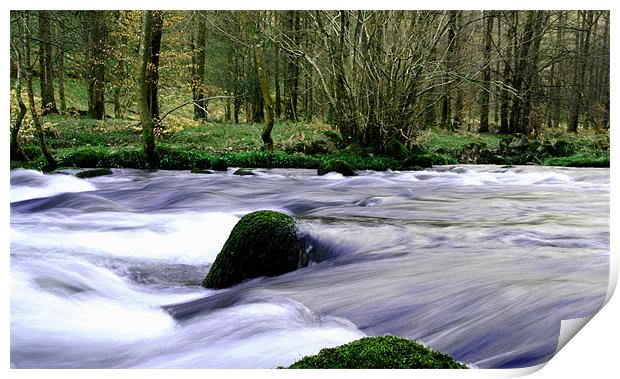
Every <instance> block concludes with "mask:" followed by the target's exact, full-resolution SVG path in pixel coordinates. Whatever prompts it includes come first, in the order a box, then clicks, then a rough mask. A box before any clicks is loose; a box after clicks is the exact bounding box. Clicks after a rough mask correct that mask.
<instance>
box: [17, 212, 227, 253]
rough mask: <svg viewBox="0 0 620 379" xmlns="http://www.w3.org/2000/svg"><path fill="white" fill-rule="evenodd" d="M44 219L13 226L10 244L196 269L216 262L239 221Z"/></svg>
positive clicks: (124, 216)
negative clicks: (36, 223) (34, 224)
mask: <svg viewBox="0 0 620 379" xmlns="http://www.w3.org/2000/svg"><path fill="white" fill-rule="evenodd" d="M27 217H29V218H32V217H36V216H34V215H28V216H27ZM40 217H42V220H41V222H40V226H39V227H38V228H36V229H34V228H32V227H28V226H25V227H21V226H19V225H16V223H14V225H13V227H12V228H11V243H12V244H14V245H18V246H30V247H35V248H36V247H41V246H44V247H45V248H46V249H54V248H55V249H62V250H63V251H71V252H74V253H76V252H77V253H87V254H104V255H111V256H122V257H134V258H140V259H156V260H163V261H168V262H178V263H194V264H196V263H198V264H200V263H209V262H213V261H214V260H215V257H216V256H217V254H218V253H219V252H220V250H221V248H222V246H223V245H224V243H225V242H226V239H227V238H228V236H229V234H230V231H231V230H232V228H233V227H234V226H235V224H236V223H237V221H238V218H237V217H235V216H233V215H230V214H226V213H181V214H137V213H124V212H108V213H97V214H95V215H91V214H86V215H80V216H76V217H73V218H70V219H64V218H63V219H55V218H54V219H53V218H51V217H49V216H46V215H43V216H40ZM86 224H88V230H83V228H81V226H84V225H86ZM46 226H47V227H46ZM59 235H60V236H62V238H59Z"/></svg>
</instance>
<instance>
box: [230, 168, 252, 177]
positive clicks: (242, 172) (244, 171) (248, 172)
mask: <svg viewBox="0 0 620 379" xmlns="http://www.w3.org/2000/svg"><path fill="white" fill-rule="evenodd" d="M233 175H239V176H250V175H256V174H255V173H254V171H252V170H250V169H247V168H240V169H238V170H237V171H235V172H234V173H233Z"/></svg>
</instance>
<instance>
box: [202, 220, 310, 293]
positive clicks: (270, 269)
mask: <svg viewBox="0 0 620 379" xmlns="http://www.w3.org/2000/svg"><path fill="white" fill-rule="evenodd" d="M307 264H308V260H307V257H306V254H305V253H304V250H303V244H302V242H301V239H300V234H299V231H298V230H297V225H296V224H295V220H294V219H293V218H292V217H290V216H287V215H285V214H282V213H279V212H274V211H257V212H253V213H249V214H247V215H245V216H243V218H241V220H239V222H238V223H237V225H235V227H234V228H233V230H232V232H231V233H230V236H229V237H228V240H227V241H226V243H225V244H224V247H223V248H222V250H221V251H220V253H219V254H218V255H217V257H216V258H215V262H213V265H212V266H211V269H210V270H209V273H208V274H207V276H206V277H205V278H204V280H203V281H202V285H203V286H204V287H207V288H226V287H230V286H232V285H235V284H238V283H241V282H242V281H244V280H247V279H252V278H256V277H259V276H276V275H281V274H284V273H286V272H289V271H293V270H296V269H297V268H299V267H303V266H306V265H307Z"/></svg>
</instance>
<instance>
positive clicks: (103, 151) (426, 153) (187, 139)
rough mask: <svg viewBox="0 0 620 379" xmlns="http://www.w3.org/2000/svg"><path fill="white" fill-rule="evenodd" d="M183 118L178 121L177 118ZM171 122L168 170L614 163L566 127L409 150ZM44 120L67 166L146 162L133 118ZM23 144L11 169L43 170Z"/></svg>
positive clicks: (311, 133) (327, 134)
mask: <svg viewBox="0 0 620 379" xmlns="http://www.w3.org/2000/svg"><path fill="white" fill-rule="evenodd" d="M179 120H180V119H179ZM183 120H184V121H183V122H181V121H178V122H176V123H174V124H170V125H168V126H167V128H166V129H163V130H162V131H161V132H160V137H159V142H158V150H159V153H160V157H161V160H160V161H161V168H162V169H170V170H192V169H215V170H218V169H224V168H226V167H229V166H230V167H251V168H274V167H279V168H309V169H317V168H318V167H319V166H320V165H321V164H322V163H323V162H326V161H329V160H332V159H339V160H342V161H345V162H347V163H348V164H350V165H351V166H352V167H353V168H354V169H356V170H377V171H383V170H387V169H391V170H415V169H420V168H425V167H430V166H432V165H444V164H499V165H525V164H529V165H542V166H567V167H609V145H610V144H609V134H608V133H593V132H592V131H590V133H582V134H578V135H573V134H567V133H565V132H563V131H562V132H560V131H558V132H555V133H551V132H549V133H545V134H541V135H539V136H537V137H529V138H528V137H526V136H523V135H506V136H503V135H497V134H478V133H471V132H468V131H457V132H453V131H447V130H444V129H440V128H428V129H427V130H424V131H423V132H422V134H421V135H420V138H419V139H418V140H417V141H416V142H415V143H414V144H412V146H411V147H410V148H409V149H407V148H405V147H404V146H403V145H401V144H399V143H397V142H395V141H394V142H393V143H391V144H389V146H387V147H386V148H385V149H384V151H383V152H381V153H379V152H377V151H375V150H374V149H372V148H365V147H360V146H357V145H355V144H346V143H345V141H342V138H341V137H340V134H339V133H337V132H335V131H334V130H333V129H332V128H331V127H330V126H329V125H327V124H324V123H322V122H320V121H317V120H315V121H313V122H307V123H281V124H277V125H276V127H275V129H274V133H273V134H274V135H273V137H274V140H275V141H276V143H275V152H274V153H266V152H264V151H261V150H260V146H261V142H260V129H261V127H262V125H260V124H239V125H233V124H219V123H200V122H195V121H192V120H185V119H183ZM44 126H45V130H46V135H47V141H48V145H49V147H50V149H51V150H52V152H53V154H54V155H55V157H56V159H57V160H58V162H59V165H60V167H61V168H75V167H83V168H86V167H90V168H94V167H110V168H144V167H145V164H146V162H145V159H144V157H143V153H142V147H141V140H140V128H139V127H136V126H135V125H134V126H132V123H131V121H130V120H111V119H110V120H104V121H95V120H89V119H86V118H83V117H78V116H48V117H46V118H44ZM23 134H24V141H25V143H23V150H24V152H25V153H26V155H27V156H28V158H29V159H30V161H26V162H20V161H11V168H29V169H36V170H43V169H44V168H45V165H46V163H45V159H44V158H43V156H42V154H41V149H40V148H39V147H38V146H37V145H36V144H35V143H34V139H33V138H32V136H29V134H28V129H25V132H24V133H23Z"/></svg>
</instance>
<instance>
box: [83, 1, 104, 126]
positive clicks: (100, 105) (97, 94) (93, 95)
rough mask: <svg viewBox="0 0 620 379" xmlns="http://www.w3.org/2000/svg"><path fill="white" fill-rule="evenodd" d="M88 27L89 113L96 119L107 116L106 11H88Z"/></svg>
mask: <svg viewBox="0 0 620 379" xmlns="http://www.w3.org/2000/svg"><path fill="white" fill-rule="evenodd" d="M85 21H86V23H87V24H86V26H87V29H88V42H87V50H88V54H87V55H88V58H89V59H88V68H87V80H88V115H89V117H90V118H94V119H95V120H102V119H103V117H104V116H105V97H104V95H105V93H104V90H105V87H104V84H105V83H104V81H105V61H106V59H107V54H106V49H105V48H106V40H107V29H106V26H107V25H106V13H105V12H104V11H86V20H85Z"/></svg>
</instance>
